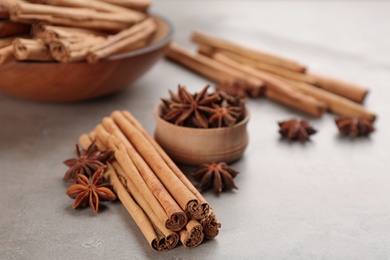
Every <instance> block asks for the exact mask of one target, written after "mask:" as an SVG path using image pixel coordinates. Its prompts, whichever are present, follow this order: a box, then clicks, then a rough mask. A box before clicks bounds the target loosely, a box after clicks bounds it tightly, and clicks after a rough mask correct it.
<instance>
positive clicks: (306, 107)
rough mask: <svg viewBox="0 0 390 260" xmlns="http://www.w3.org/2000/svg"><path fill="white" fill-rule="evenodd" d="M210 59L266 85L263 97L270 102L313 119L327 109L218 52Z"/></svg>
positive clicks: (317, 101) (281, 82)
mask: <svg viewBox="0 0 390 260" xmlns="http://www.w3.org/2000/svg"><path fill="white" fill-rule="evenodd" d="M212 57H213V59H215V60H216V61H218V62H221V63H223V64H225V65H227V66H230V67H232V68H234V69H236V70H238V71H241V72H243V73H246V74H247V75H250V76H253V77H256V78H259V79H261V80H262V81H263V82H265V84H266V90H265V96H266V97H268V98H270V99H272V100H275V101H277V102H281V103H283V104H285V105H288V106H291V107H294V108H296V109H299V110H301V111H303V112H306V113H308V114H310V115H312V116H315V117H320V116H322V114H323V113H324V111H325V109H326V108H327V106H326V104H325V103H324V102H322V101H319V100H317V99H315V98H313V97H311V96H308V95H305V94H303V93H300V92H297V91H294V90H293V89H292V88H291V87H290V86H289V85H288V84H286V83H285V82H283V81H281V80H279V79H277V78H276V77H274V76H272V75H270V74H267V73H264V72H261V71H258V70H256V69H253V68H252V67H248V66H246V65H244V64H240V63H238V62H236V61H234V60H232V59H230V58H229V57H227V56H225V55H223V54H221V53H218V52H216V53H215V54H213V55H212Z"/></svg>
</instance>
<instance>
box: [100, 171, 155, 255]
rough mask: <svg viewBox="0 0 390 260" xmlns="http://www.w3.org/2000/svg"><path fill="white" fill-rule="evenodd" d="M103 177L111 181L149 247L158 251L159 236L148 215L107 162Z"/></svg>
mask: <svg viewBox="0 0 390 260" xmlns="http://www.w3.org/2000/svg"><path fill="white" fill-rule="evenodd" d="M104 177H105V178H106V179H107V180H108V181H109V182H110V183H111V185H112V187H113V189H114V191H115V193H116V195H117V196H118V198H119V200H120V201H121V202H122V204H123V205H124V206H125V208H126V210H127V212H129V214H130V215H131V217H132V218H133V219H134V221H135V223H136V224H137V226H138V227H139V229H140V230H141V232H142V234H143V235H144V236H145V238H146V240H147V241H148V243H149V245H150V247H152V248H153V249H154V250H156V251H159V250H160V247H159V246H158V245H159V244H160V240H161V238H159V236H158V235H157V234H156V231H155V229H154V227H153V224H152V223H151V221H150V219H149V218H148V216H147V215H146V214H145V212H144V211H143V210H142V208H141V207H140V206H139V205H138V204H137V203H136V202H135V201H134V200H133V198H132V197H131V196H130V195H129V193H128V192H127V190H126V189H125V188H124V187H123V185H122V183H121V181H120V180H119V178H118V176H117V175H116V173H115V170H114V169H113V168H112V166H110V164H108V168H107V171H106V173H105V175H104Z"/></svg>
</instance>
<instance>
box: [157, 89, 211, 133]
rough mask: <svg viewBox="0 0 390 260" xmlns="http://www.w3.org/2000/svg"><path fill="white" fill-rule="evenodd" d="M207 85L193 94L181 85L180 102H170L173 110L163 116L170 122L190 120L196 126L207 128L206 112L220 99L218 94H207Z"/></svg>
mask: <svg viewBox="0 0 390 260" xmlns="http://www.w3.org/2000/svg"><path fill="white" fill-rule="evenodd" d="M209 87H210V86H209V85H207V86H206V87H204V88H203V89H202V91H201V92H199V93H196V94H195V95H191V94H190V93H189V92H188V91H187V90H186V89H185V87H183V86H179V91H178V97H179V100H180V102H177V103H176V102H173V103H172V104H170V108H171V111H170V112H169V113H167V114H166V115H164V116H163V118H164V119H165V120H167V121H169V122H174V123H175V124H176V125H183V124H184V122H185V121H186V120H188V119H189V120H190V121H191V122H192V123H193V124H194V126H195V127H200V128H207V127H208V120H207V118H206V116H205V115H204V112H207V111H210V107H209V106H210V103H212V102H214V101H217V100H218V99H219V96H218V94H216V93H214V94H212V95H208V94H207V89H208V88H209Z"/></svg>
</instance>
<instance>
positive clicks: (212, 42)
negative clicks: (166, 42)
mask: <svg viewBox="0 0 390 260" xmlns="http://www.w3.org/2000/svg"><path fill="white" fill-rule="evenodd" d="M191 39H192V41H194V42H196V43H198V44H202V45H206V46H210V47H213V48H217V49H222V50H226V51H231V52H233V53H236V54H239V55H241V56H244V57H247V58H249V59H252V60H257V61H262V62H265V63H269V64H272V65H275V66H279V67H282V68H286V69H289V70H293V71H298V72H304V71H305V70H306V68H305V66H303V65H301V64H299V63H297V62H295V61H292V60H288V59H286V58H282V57H279V56H276V55H273V54H269V53H266V52H261V51H259V50H255V49H251V48H247V47H244V46H242V45H239V44H236V43H232V42H229V41H227V40H222V39H219V38H217V37H214V36H212V35H209V34H206V33H203V32H194V33H193V34H192V37H191Z"/></svg>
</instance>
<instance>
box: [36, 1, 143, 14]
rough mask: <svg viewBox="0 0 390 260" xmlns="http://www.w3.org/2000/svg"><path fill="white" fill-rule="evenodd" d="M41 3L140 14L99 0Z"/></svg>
mask: <svg viewBox="0 0 390 260" xmlns="http://www.w3.org/2000/svg"><path fill="white" fill-rule="evenodd" d="M39 3H43V4H48V5H54V6H64V7H81V8H87V9H92V10H95V11H102V12H109V13H128V14H129V15H132V14H134V13H136V14H137V15H138V12H135V11H134V10H131V9H128V8H124V7H121V6H118V5H113V4H110V3H106V2H104V1H99V0H87V1H85V0H84V1H80V0H40V1H39Z"/></svg>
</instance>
